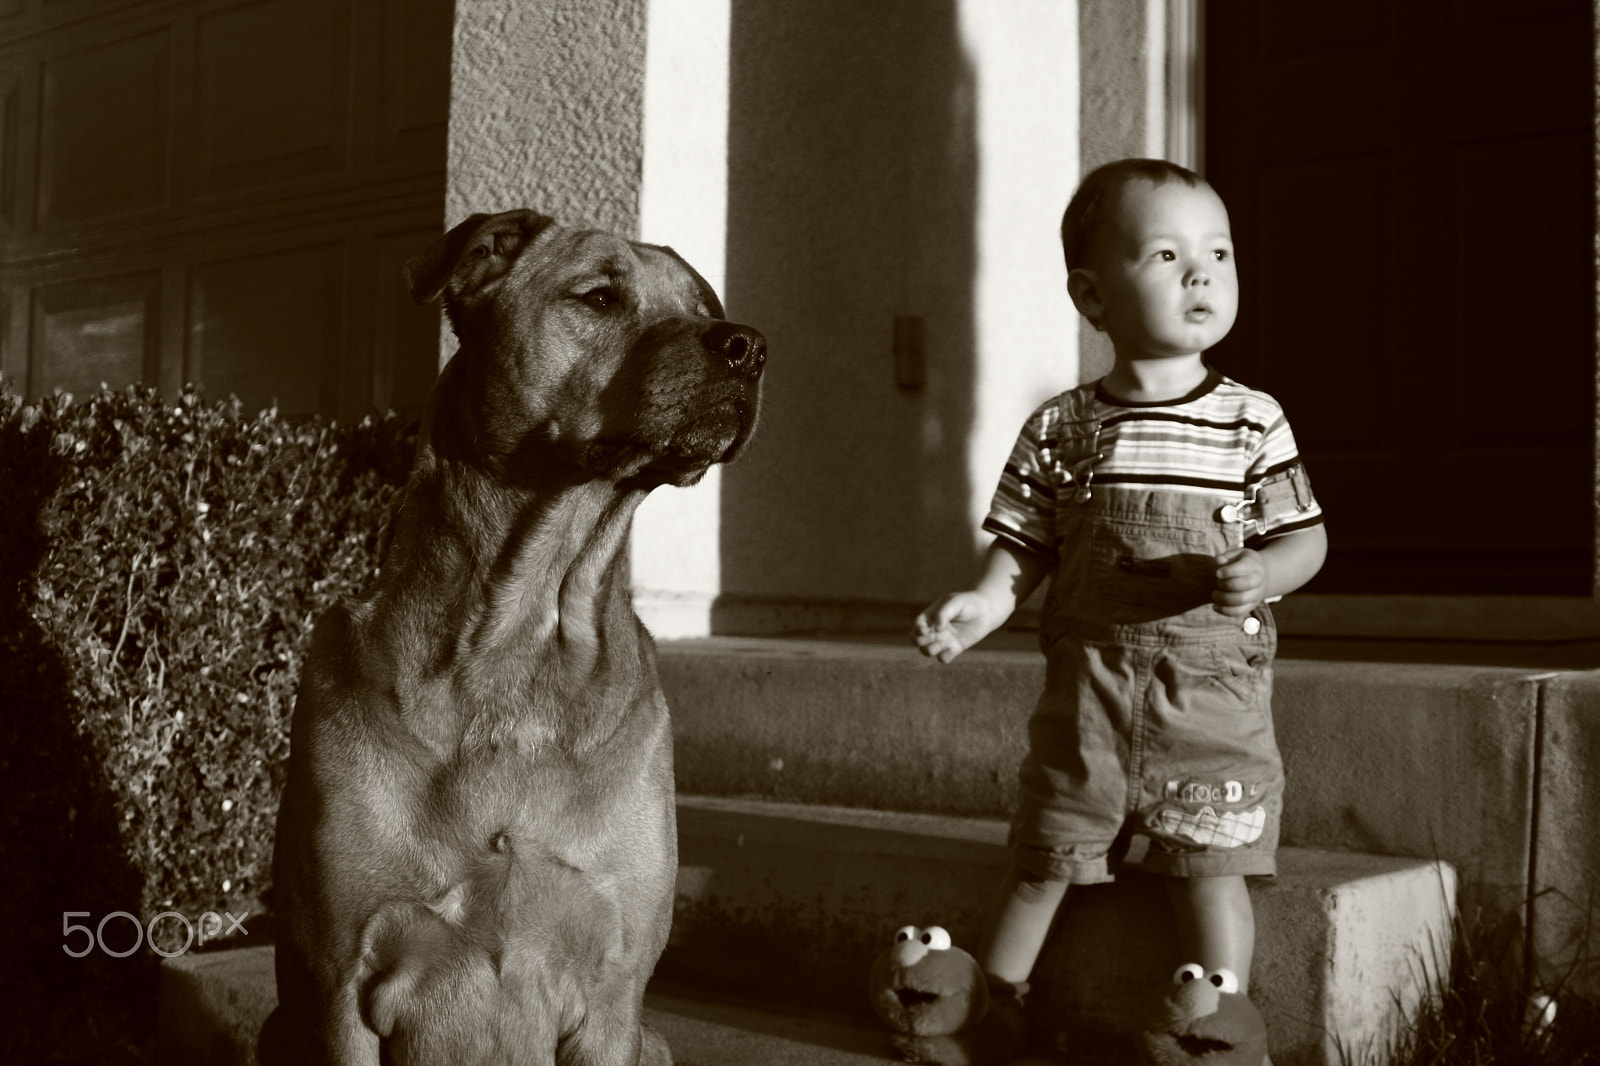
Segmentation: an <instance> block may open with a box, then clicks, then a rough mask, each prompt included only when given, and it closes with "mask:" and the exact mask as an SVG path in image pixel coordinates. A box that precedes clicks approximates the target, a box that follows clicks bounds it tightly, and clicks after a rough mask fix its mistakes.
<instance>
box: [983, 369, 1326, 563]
mask: <svg viewBox="0 0 1600 1066" xmlns="http://www.w3.org/2000/svg"><path fill="white" fill-rule="evenodd" d="M1086 481H1087V482H1088V488H1089V490H1090V492H1092V491H1093V490H1094V489H1095V488H1099V487H1102V486H1107V485H1124V486H1130V487H1134V488H1141V489H1159V490H1164V491H1170V492H1181V493H1198V494H1202V495H1205V496H1207V497H1211V498H1214V499H1216V500H1217V502H1218V504H1219V505H1221V504H1229V503H1232V504H1239V505H1241V508H1243V509H1244V513H1247V514H1248V516H1249V526H1248V530H1249V537H1248V539H1247V540H1246V543H1248V544H1259V543H1260V542H1261V541H1262V540H1265V539H1267V538H1270V537H1277V536H1282V535H1284V534H1285V533H1291V532H1294V531H1295V530H1299V529H1306V528H1308V527H1310V526H1314V525H1317V524H1318V523H1320V522H1321V521H1322V508H1321V507H1320V506H1319V505H1318V504H1317V501H1316V499H1315V498H1314V497H1313V496H1312V495H1311V485H1310V482H1309V481H1308V480H1307V479H1306V476H1305V468H1304V467H1303V466H1302V464H1301V462H1300V453H1299V451H1298V449H1297V448H1296V447H1295V442H1294V434H1293V433H1292V432H1290V430H1289V423H1288V421H1287V420H1286V419H1285V418H1284V416H1283V409H1282V408H1281V407H1279V406H1278V402H1277V401H1276V400H1274V399H1273V398H1272V397H1271V396H1268V395H1267V394H1266V393H1264V392H1260V391H1258V390H1256V389H1251V388H1246V387H1245V386H1243V385H1241V384H1239V383H1238V382H1237V381H1234V380H1232V379H1231V378H1228V377H1226V376H1224V375H1223V374H1221V373H1219V372H1218V371H1216V370H1215V369H1213V370H1211V371H1210V372H1209V373H1208V374H1207V375H1206V379H1205V381H1203V382H1201V383H1200V385H1199V386H1197V387H1196V388H1195V389H1194V391H1193V392H1191V393H1189V394H1188V395H1187V396H1184V397H1181V398H1179V399H1177V400H1171V401H1167V402H1162V403H1150V404H1134V403H1127V402H1124V401H1122V400H1118V399H1115V398H1114V397H1112V396H1111V395H1110V394H1109V393H1108V392H1106V391H1105V388H1104V386H1103V385H1101V384H1100V383H1099V382H1093V383H1090V384H1088V385H1083V386H1080V387H1079V388H1077V389H1073V390H1070V391H1068V392H1065V393H1063V394H1061V395H1060V396H1057V397H1055V398H1054V399H1052V400H1050V401H1048V402H1047V403H1045V404H1043V405H1042V406H1041V407H1039V409H1038V410H1036V411H1035V412H1034V413H1033V414H1032V415H1031V416H1029V418H1028V420H1027V422H1026V423H1024V424H1023V427H1022V433H1021V434H1020V435H1019V436H1018V437H1017V443H1016V445H1015V446H1013V448H1012V449H1011V458H1010V459H1009V460H1008V461H1007V462H1006V467H1005V472H1004V473H1003V474H1002V475H1001V478H1000V485H999V487H998V488H997V489H996V490H995V495H994V502H993V503H992V504H991V506H990V509H989V516H988V518H986V519H985V520H984V523H983V526H984V528H985V529H987V530H988V531H989V532H991V533H994V534H996V535H998V536H1002V537H1006V538H1008V539H1009V540H1012V541H1015V542H1016V543H1017V544H1019V545H1021V546H1022V547H1024V548H1027V549H1029V550H1031V551H1034V552H1038V553H1040V554H1044V555H1049V556H1054V555H1056V554H1057V552H1058V549H1059V544H1060V539H1059V537H1058V535H1057V532H1056V527H1057V522H1056V512H1057V508H1058V507H1070V506H1073V505H1074V504H1073V502H1072V501H1073V497H1074V494H1075V493H1077V492H1078V491H1079V490H1080V489H1081V488H1083V487H1084V484H1085V482H1086ZM1247 501H1248V502H1247Z"/></svg>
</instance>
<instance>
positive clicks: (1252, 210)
mask: <svg viewBox="0 0 1600 1066" xmlns="http://www.w3.org/2000/svg"><path fill="white" fill-rule="evenodd" d="M1591 17H1592V16H1591V11H1590V7H1589V4H1588V3H1587V2H1573V0H1454V2H1451V0H1388V2H1386V0H1368V2H1355V0H1351V2H1346V3H1339V4H1286V3H1273V2H1270V0H1218V2H1213V3H1211V4H1208V5H1207V24H1206V71H1207V78H1206V172H1207V177H1208V178H1209V179H1210V180H1211V181H1212V182H1213V183H1214V185H1215V186H1216V188H1217V190H1218V191H1219V192H1220V193H1221V194H1222V196H1223V198H1224V199H1225V200H1226V201H1227V203H1228V206H1229V209H1230V212H1231V214H1232V221H1233V232H1234V236H1235V240H1236V243H1237V246H1238V251H1239V264H1240V277H1241V285H1242V287H1243V296H1242V299H1241V303H1240V313H1239V320H1238V324H1237V325H1236V326H1235V328H1234V331H1233V334H1232V335H1231V336H1230V337H1229V338H1228V339H1227V340H1226V341H1225V342H1224V343H1223V344H1222V345H1220V346H1219V347H1218V348H1217V350H1216V352H1215V353H1214V358H1215V360H1216V362H1217V364H1218V365H1219V366H1220V367H1222V369H1223V370H1225V371H1226V372H1227V373H1229V374H1231V375H1233V376H1235V377H1237V378H1239V379H1240V380H1242V381H1244V382H1245V383H1246V384H1249V385H1255V386H1257V387H1260V388H1263V389H1266V390H1267V391H1269V392H1271V393H1273V394H1274V395H1275V396H1276V397H1277V398H1278V399H1279V400H1280V401H1281V402H1282V403H1283V405H1284V408H1285V410H1286V411H1287V412H1288V415H1289V419H1290V422H1291V423H1292V425H1293V426H1294V428H1295V432H1296V436H1297V437H1298V439H1299V441H1300V445H1301V450H1302V452H1303V453H1304V454H1305V456H1306V462H1307V467H1308V469H1309V471H1310V473H1311V478H1312V484H1313V486H1314V488H1315V489H1316V492H1317V495H1318V498H1319V499H1320V500H1321V501H1322V504H1323V506H1324V508H1325V510H1326V512H1327V515H1328V531H1329V537H1330V541H1331V545H1332V552H1331V554H1330V557H1329V561H1328V565H1327V567H1326V568H1325V569H1324V571H1323V573H1322V574H1321V575H1320V576H1319V577H1318V579H1317V580H1316V582H1315V583H1314V584H1313V585H1312V586H1310V588H1309V590H1310V591H1320V592H1373V593H1376V592H1389V593H1479V594H1482V593H1521V594H1553V593H1564V594H1587V593H1588V592H1589V590H1590V585H1591V569H1592V556H1593V551H1594V536H1593V523H1594V518H1593V510H1594V485H1595V478H1594V463H1593V458H1592V451H1593V445H1592V441H1593V435H1594V431H1595V321H1594V307H1595V274H1594V258H1595V225H1594V200H1595V178H1594V172H1595V164H1594V160H1595V153H1594V145H1593V140H1594V133H1593V131H1594V120H1593V101H1594V92H1595V84H1594V76H1593V71H1592V65H1593V56H1594V45H1593V41H1594V37H1593V31H1592V28H1591Z"/></svg>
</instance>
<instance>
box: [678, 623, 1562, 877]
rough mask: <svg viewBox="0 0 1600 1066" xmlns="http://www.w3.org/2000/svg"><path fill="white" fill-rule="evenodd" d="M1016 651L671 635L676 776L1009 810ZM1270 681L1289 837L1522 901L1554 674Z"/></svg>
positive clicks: (686, 780) (1035, 666)
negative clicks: (924, 651) (930, 653)
mask: <svg viewBox="0 0 1600 1066" xmlns="http://www.w3.org/2000/svg"><path fill="white" fill-rule="evenodd" d="M1012 636H1014V635H1012ZM1010 647H1011V648H1012V649H1015V650H1008V649H1006V648H1000V649H989V648H985V647H984V646H980V647H979V648H976V649H973V650H971V651H968V652H967V653H966V654H964V655H962V656H961V657H960V658H958V659H956V660H955V661H954V662H953V663H950V664H948V665H940V664H938V663H935V662H933V661H931V660H929V659H927V658H925V657H923V656H921V655H919V654H918V653H917V652H916V651H915V649H913V648H912V647H911V646H910V644H909V642H908V641H905V640H901V639H896V640H895V641H894V642H893V643H887V642H883V641H877V642H868V641H863V640H859V639H855V640H843V639H818V638H770V637H769V638H761V637H712V638H705V639H699V640H677V641H663V642H661V644H660V646H659V650H660V656H659V658H660V669H661V677H662V684H663V687H664V688H665V690H666V694H667V700H668V703H669V704H670V706H671V708H672V714H673V723H674V725H673V729H674V735H675V739H676V747H677V774H678V787H679V789H680V791H683V792H689V793H695V794H704V795H724V796H757V797H761V798H764V799H770V800H778V801H785V802H797V803H808V804H827V805H836V806H845V807H861V808H873V809H877V810H898V811H920V812H927V813H938V814H953V815H963V816H979V817H1004V816H1005V815H1006V813H1007V812H1009V811H1010V810H1011V808H1012V806H1013V804H1014V802H1015V798H1016V770H1017V766H1018V764H1019V762H1020V761H1021V758H1022V755H1023V752H1024V748H1025V744H1026V724H1027V718H1028V714H1029V712H1030V711H1031V709H1032V707H1033V704H1034V701H1035V700H1036V699H1037V697H1038V694H1039V690H1040V688H1041V686H1042V685H1043V683H1044V660H1043V657H1042V656H1041V655H1040V654H1039V652H1038V651H1037V650H1035V649H1032V648H1030V647H1029V646H1028V642H1027V641H1017V640H1012V641H1011V643H1010ZM1391 657H1392V656H1391ZM1275 674H1276V685H1275V694H1274V699H1273V718H1274V722H1275V724H1276V728H1277V734H1278V742H1279V747H1280V749H1281V750H1282V752H1283V758H1284V767H1285V773H1286V777H1287V781H1288V786H1287V793H1286V796H1285V802H1284V816H1283V829H1282V832H1283V836H1282V839H1283V843H1285V844H1287V845H1293V846H1301V847H1309V848H1326V849H1332V850H1340V851H1357V852H1373V853H1382V854H1390V855H1410V856H1426V857H1430V858H1442V859H1444V860H1446V861H1448V862H1450V863H1452V864H1453V865H1455V866H1456V867H1457V868H1458V869H1459V870H1460V871H1461V874H1462V878H1463V880H1464V881H1465V882H1470V883H1472V884H1474V885H1476V886H1481V887H1483V888H1484V889H1485V890H1486V891H1489V892H1495V891H1498V890H1501V889H1504V890H1505V892H1506V894H1507V895H1508V897H1509V898H1511V899H1512V900H1515V899H1517V898H1520V896H1519V893H1520V889H1521V886H1522V885H1523V884H1524V883H1525V881H1526V877H1527V872H1528V856H1529V854H1530V847H1531V845H1532V815H1531V811H1532V806H1533V803H1532V792H1531V783H1532V782H1533V780H1534V771H1533V767H1534V759H1535V753H1534V747H1535V736H1536V720H1537V715H1538V704H1539V686H1540V684H1541V680H1542V679H1544V678H1548V677H1550V676H1552V675H1551V674H1550V672H1549V671H1548V670H1542V669H1541V668H1539V667H1535V666H1486V665H1475V664H1472V663H1459V662H1458V663H1406V662H1394V661H1384V660H1382V659H1379V658H1374V659H1372V660H1370V661H1337V660H1331V659H1310V658H1307V659H1294V658H1282V657H1280V659H1279V660H1278V662H1277V665H1276V668H1275Z"/></svg>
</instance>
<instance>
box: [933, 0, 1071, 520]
mask: <svg viewBox="0 0 1600 1066" xmlns="http://www.w3.org/2000/svg"><path fill="white" fill-rule="evenodd" d="M961 13H962V18H961V36H962V43H963V45H964V47H965V48H966V49H967V52H968V55H969V57H970V58H971V62H972V69H973V73H974V78H975V82H976V85H975V88H976V99H975V104H976V111H977V121H976V124H975V125H976V130H977V149H978V190H977V202H976V208H977V218H976V220H975V227H974V229H975V233H976V237H977V244H978V248H977V253H978V254H977V271H976V276H975V277H974V279H973V294H972V300H973V311H974V316H973V317H974V326H975V327H976V329H975V334H976V337H977V342H978V351H977V353H976V356H977V358H976V360H975V363H976V366H975V376H976V380H975V382H974V384H975V386H976V391H977V402H976V403H975V404H974V405H973V424H972V436H971V439H970V442H969V445H968V450H967V460H968V470H969V481H970V484H971V485H972V496H971V498H970V500H969V501H968V511H969V513H968V516H967V517H968V522H969V524H970V527H971V528H972V529H973V530H974V531H977V530H978V527H979V525H980V523H981V522H982V520H983V516H984V515H985V514H986V513H987V511H988V507H989V501H990V497H991V496H992V494H993V492H994V486H995V483H996V481H997V480H998V477H999V473H1000V469H1001V467H1002V466H1003V465H1004V464H1005V460H1006V456H1007V455H1008V454H1009V453H1010V450H1011V445H1012V443H1013V442H1014V441H1015V440H1016V435H1017V430H1018V429H1020V428H1021V426H1022V422H1023V420H1024V419H1025V418H1026V417H1027V416H1028V415H1029V414H1030V413H1031V412H1032V411H1033V410H1034V408H1035V407H1037V406H1038V405H1039V404H1040V403H1042V402H1043V401H1044V400H1045V399H1047V398H1049V397H1050V396H1052V395H1054V394H1055V393H1057V392H1060V391H1061V390H1063V389H1067V388H1071V387H1072V386H1074V385H1076V384H1077V383H1078V373H1079V361H1078V352H1077V346H1076V344H1075V343H1074V341H1075V340H1076V333H1077V312H1076V311H1075V310H1074V309H1073V306H1072V303H1071V301H1070V300H1069V299H1068V298H1067V292H1066V284H1067V280H1066V279H1067V271H1066V266H1065V265H1064V264H1063V262H1062V258H1061V242H1060V240H1059V239H1058V237H1057V234H1058V233H1059V230H1060V226H1061V213H1062V211H1064V210H1065V209H1066V206H1067V199H1068V197H1069V196H1070V195H1071V193H1072V190H1073V188H1074V187H1075V186H1076V184H1077V181H1078V176H1079V160H1078V154H1079V153H1078V112H1079V96H1078V64H1077V55H1078V10H1077V5H1076V4H1071V3H1060V2H1058V0H964V2H963V3H962V5H961ZM974 535H975V536H976V537H977V538H978V540H979V541H980V542H982V543H987V542H988V540H989V535H988V534H978V533H976V532H975V534H974Z"/></svg>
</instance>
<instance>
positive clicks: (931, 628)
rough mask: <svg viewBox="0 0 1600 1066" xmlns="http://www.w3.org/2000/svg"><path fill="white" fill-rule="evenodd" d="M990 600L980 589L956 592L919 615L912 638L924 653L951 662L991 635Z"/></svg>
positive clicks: (937, 601) (934, 603) (936, 601)
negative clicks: (989, 619)
mask: <svg viewBox="0 0 1600 1066" xmlns="http://www.w3.org/2000/svg"><path fill="white" fill-rule="evenodd" d="M988 611H989V603H988V601H987V600H985V599H984V598H983V597H982V596H981V595H979V594H978V593H977V592H972V591H968V592H952V593H950V594H949V595H948V596H945V597H943V598H941V599H938V600H935V601H934V602H933V603H932V604H930V605H929V606H928V608H927V609H926V610H924V611H923V612H922V613H921V614H919V615H917V624H916V628H915V630H914V631H913V633H912V639H913V640H915V641H916V643H917V647H918V648H919V649H921V651H922V654H924V655H927V656H931V657H932V658H935V659H938V660H939V661H940V662H942V663H947V662H949V661H950V660H951V659H954V658H955V657H956V656H957V655H960V654H961V653H962V652H964V651H966V650H967V649H968V648H969V647H971V646H972V645H973V644H976V643H977V642H978V641H980V640H982V639H983V638H984V637H986V636H988V634H989V631H990V630H991V629H993V628H994V627H993V626H988V625H985V622H984V619H985V618H986V616H987V615H988Z"/></svg>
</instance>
